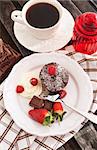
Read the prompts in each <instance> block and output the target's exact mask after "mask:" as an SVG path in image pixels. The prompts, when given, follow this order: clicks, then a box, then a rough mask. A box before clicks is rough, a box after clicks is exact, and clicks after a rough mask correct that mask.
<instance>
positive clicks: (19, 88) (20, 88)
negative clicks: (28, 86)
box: [16, 85, 24, 93]
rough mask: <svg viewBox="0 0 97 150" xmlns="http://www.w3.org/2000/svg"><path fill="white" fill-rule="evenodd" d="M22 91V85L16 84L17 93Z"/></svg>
mask: <svg viewBox="0 0 97 150" xmlns="http://www.w3.org/2000/svg"><path fill="white" fill-rule="evenodd" d="M23 91H24V87H23V86H22V85H17V87H16V92H17V93H22V92H23Z"/></svg>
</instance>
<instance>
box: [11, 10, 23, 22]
mask: <svg viewBox="0 0 97 150" xmlns="http://www.w3.org/2000/svg"><path fill="white" fill-rule="evenodd" d="M11 19H12V20H13V21H15V22H18V23H21V24H24V21H23V19H22V12H21V11H19V10H15V11H13V12H12V13H11Z"/></svg>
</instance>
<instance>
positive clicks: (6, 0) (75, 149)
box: [0, 0, 97, 150]
mask: <svg viewBox="0 0 97 150" xmlns="http://www.w3.org/2000/svg"><path fill="white" fill-rule="evenodd" d="M59 2H60V3H61V4H62V5H63V6H64V7H65V8H67V9H68V10H69V11H70V12H71V14H72V15H73V17H74V19H75V18H76V17H77V16H78V15H80V14H81V13H84V12H90V11H91V12H96V13H97V0H59ZM25 3H26V0H0V37H1V38H2V39H3V40H4V41H5V42H6V43H9V44H10V45H11V47H13V48H14V49H16V50H17V51H18V52H20V53H21V54H22V56H23V57H25V56H27V55H30V54H32V53H33V52H31V51H29V50H27V49H26V48H24V47H23V46H22V45H20V44H19V42H18V41H17V40H16V38H15V36H14V33H13V21H12V20H11V18H10V15H11V12H12V11H13V10H16V9H19V10H21V9H22V7H23V5H24V4H25ZM91 126H92V127H93V128H94V130H95V131H97V126H96V125H93V124H91V123H90V122H88V123H87V124H86V129H87V128H88V129H89V128H91ZM81 132H82V133H83V132H85V127H84V129H82V130H81ZM91 132H92V133H91V135H92V136H93V134H94V133H93V131H91ZM95 134H96V137H97V132H96V133H95ZM89 135H90V133H87V136H89ZM80 139H81V140H84V143H85V138H83V137H81V138H80ZM78 143H79V141H78V140H77V137H75V138H72V139H70V140H69V141H68V142H67V143H66V144H65V145H63V146H62V147H61V148H59V150H81V149H82V148H81V144H80V145H79V144H78ZM90 144H91V145H92V148H93V150H96V149H97V140H96V139H94V143H90ZM92 148H91V147H90V149H85V148H84V149H85V150H92Z"/></svg>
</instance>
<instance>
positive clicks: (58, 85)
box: [39, 63, 69, 94]
mask: <svg viewBox="0 0 97 150" xmlns="http://www.w3.org/2000/svg"><path fill="white" fill-rule="evenodd" d="M39 77H40V79H41V81H42V85H43V86H44V87H45V88H46V89H47V90H48V91H49V92H50V94H56V93H57V92H58V91H60V90H62V89H63V88H64V87H65V86H66V85H67V83H68V80H69V74H68V72H67V71H66V69H65V68H64V67H62V66H60V65H59V64H57V63H49V64H46V65H44V66H43V68H42V69H41V71H40V75H39Z"/></svg>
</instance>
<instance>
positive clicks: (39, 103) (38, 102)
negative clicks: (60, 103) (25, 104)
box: [29, 96, 53, 110]
mask: <svg viewBox="0 0 97 150" xmlns="http://www.w3.org/2000/svg"><path fill="white" fill-rule="evenodd" d="M29 105H30V106H32V107H34V108H36V109H39V108H45V109H47V110H52V107H53V102H51V101H49V100H47V99H41V98H38V97H37V96H33V98H32V99H31V101H30V102H29Z"/></svg>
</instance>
